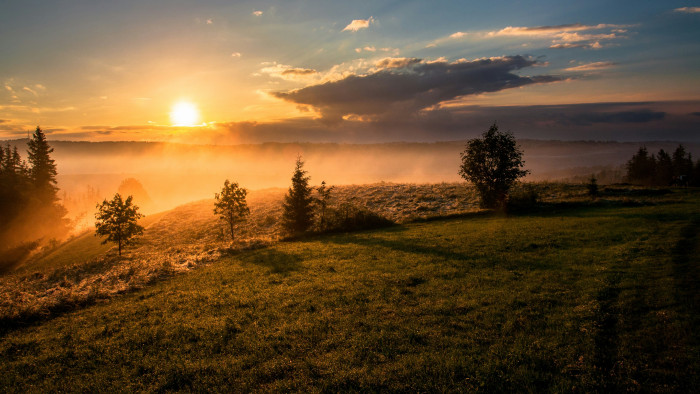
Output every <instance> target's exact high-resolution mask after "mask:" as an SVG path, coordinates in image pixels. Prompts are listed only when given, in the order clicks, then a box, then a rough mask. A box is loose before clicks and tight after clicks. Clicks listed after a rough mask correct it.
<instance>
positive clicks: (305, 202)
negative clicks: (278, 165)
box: [282, 156, 314, 235]
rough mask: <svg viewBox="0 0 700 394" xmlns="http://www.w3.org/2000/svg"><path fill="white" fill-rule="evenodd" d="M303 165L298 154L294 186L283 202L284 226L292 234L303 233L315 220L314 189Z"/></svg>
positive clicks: (293, 176)
mask: <svg viewBox="0 0 700 394" xmlns="http://www.w3.org/2000/svg"><path fill="white" fill-rule="evenodd" d="M303 167H304V162H303V161H302V160H301V156H297V161H296V168H295V169H294V174H293V175H292V186H291V187H290V188H289V192H288V193H287V195H285V196H284V203H283V204H282V208H283V212H282V228H283V229H284V230H285V231H287V233H289V234H291V235H300V234H303V233H304V232H306V231H307V230H308V229H309V228H311V226H312V225H313V222H314V212H313V204H314V198H313V197H312V196H311V191H312V190H313V189H312V188H311V186H309V177H308V176H306V171H305V170H304V169H303Z"/></svg>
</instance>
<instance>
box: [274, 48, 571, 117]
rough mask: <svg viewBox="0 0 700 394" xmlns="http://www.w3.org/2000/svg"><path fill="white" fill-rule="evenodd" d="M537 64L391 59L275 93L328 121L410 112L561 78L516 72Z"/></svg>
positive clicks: (499, 59) (516, 60)
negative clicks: (361, 70) (333, 78)
mask: <svg viewBox="0 0 700 394" xmlns="http://www.w3.org/2000/svg"><path fill="white" fill-rule="evenodd" d="M538 64H539V62H538V61H537V60H534V59H532V58H528V57H523V56H504V57H497V58H489V59H478V60H472V61H468V60H464V59H462V60H457V61H454V62H448V61H446V60H442V59H439V60H436V61H425V60H421V59H415V58H388V59H383V60H381V61H379V62H378V63H377V64H376V65H375V66H376V68H375V69H373V70H374V71H373V72H370V73H368V74H366V75H358V74H351V75H348V76H346V77H344V78H343V79H340V80H337V81H332V82H326V83H323V84H318V85H311V86H307V87H304V88H301V89H297V90H292V91H286V92H275V93H273V96H275V97H277V98H280V99H283V100H286V101H290V102H293V103H296V104H300V105H308V106H311V107H314V108H315V109H316V110H317V111H318V112H320V113H321V116H322V120H323V121H325V122H327V123H337V122H339V121H340V120H342V119H343V118H344V117H347V116H351V115H354V116H359V117H367V116H368V117H370V118H376V117H378V116H381V117H396V116H399V117H405V116H411V115H412V114H414V113H415V112H417V111H419V110H422V109H426V108H429V107H432V106H435V105H438V104H439V103H441V102H443V101H447V100H452V99H455V98H458V97H461V96H468V95H474V94H480V93H487V92H497V91H500V90H504V89H510V88H516V87H520V86H525V85H531V84H538V83H547V82H555V81H559V80H560V78H559V77H557V76H553V75H539V76H534V77H527V76H520V75H517V74H515V73H514V72H515V71H517V70H520V69H523V68H526V67H532V66H535V65H538Z"/></svg>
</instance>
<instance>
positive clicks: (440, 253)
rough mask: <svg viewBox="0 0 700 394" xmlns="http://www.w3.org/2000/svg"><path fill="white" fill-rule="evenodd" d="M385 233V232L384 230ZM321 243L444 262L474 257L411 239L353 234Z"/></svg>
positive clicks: (396, 229) (329, 238)
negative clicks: (411, 255)
mask: <svg viewBox="0 0 700 394" xmlns="http://www.w3.org/2000/svg"><path fill="white" fill-rule="evenodd" d="M392 230H393V232H398V231H405V228H400V227H394V228H392ZM384 231H386V230H384ZM321 242H323V243H334V244H337V245H359V246H365V247H369V248H377V247H379V248H388V249H393V250H396V251H399V252H406V253H418V254H423V255H429V256H434V257H439V258H442V259H445V260H471V259H473V258H474V257H473V256H472V255H469V254H465V253H459V252H454V251H451V250H448V249H445V248H440V247H435V246H427V245H421V244H418V243H416V242H413V241H412V240H411V239H406V240H395V239H386V238H380V237H362V236H358V235H354V234H347V235H344V236H342V237H341V236H334V237H328V238H325V239H323V240H321Z"/></svg>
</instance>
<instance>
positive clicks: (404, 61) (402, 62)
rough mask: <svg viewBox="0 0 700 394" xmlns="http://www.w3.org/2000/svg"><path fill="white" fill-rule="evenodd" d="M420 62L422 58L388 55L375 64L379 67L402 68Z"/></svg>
mask: <svg viewBox="0 0 700 394" xmlns="http://www.w3.org/2000/svg"><path fill="white" fill-rule="evenodd" d="M420 62H421V59H418V58H415V57H388V58H386V59H382V60H380V61H378V62H377V63H376V64H375V66H376V67H378V68H400V67H408V66H412V65H414V64H416V63H420Z"/></svg>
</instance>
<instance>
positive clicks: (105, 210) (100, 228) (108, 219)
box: [95, 193, 143, 256]
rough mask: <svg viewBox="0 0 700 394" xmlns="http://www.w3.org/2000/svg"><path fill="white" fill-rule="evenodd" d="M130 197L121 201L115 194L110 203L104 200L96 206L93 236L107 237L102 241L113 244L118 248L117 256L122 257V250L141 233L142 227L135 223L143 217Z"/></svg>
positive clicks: (119, 196)
mask: <svg viewBox="0 0 700 394" xmlns="http://www.w3.org/2000/svg"><path fill="white" fill-rule="evenodd" d="M132 199H133V197H132V196H129V197H127V198H126V200H122V196H121V195H120V194H119V193H117V194H115V195H114V198H113V199H112V200H111V201H107V200H106V199H105V200H104V201H103V202H102V203H101V204H97V213H96V214H95V218H96V219H97V221H96V222H95V235H96V236H107V239H105V240H104V241H102V243H103V244H106V243H107V242H114V243H116V244H117V246H118V248H119V255H120V256H121V255H122V248H123V247H124V246H126V245H129V244H130V243H131V242H132V241H133V238H134V237H135V236H137V235H140V234H142V233H143V226H140V225H139V224H138V223H137V221H138V219H140V218H142V217H143V215H142V214H141V213H139V212H138V209H139V207H137V206H136V205H133V203H132Z"/></svg>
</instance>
